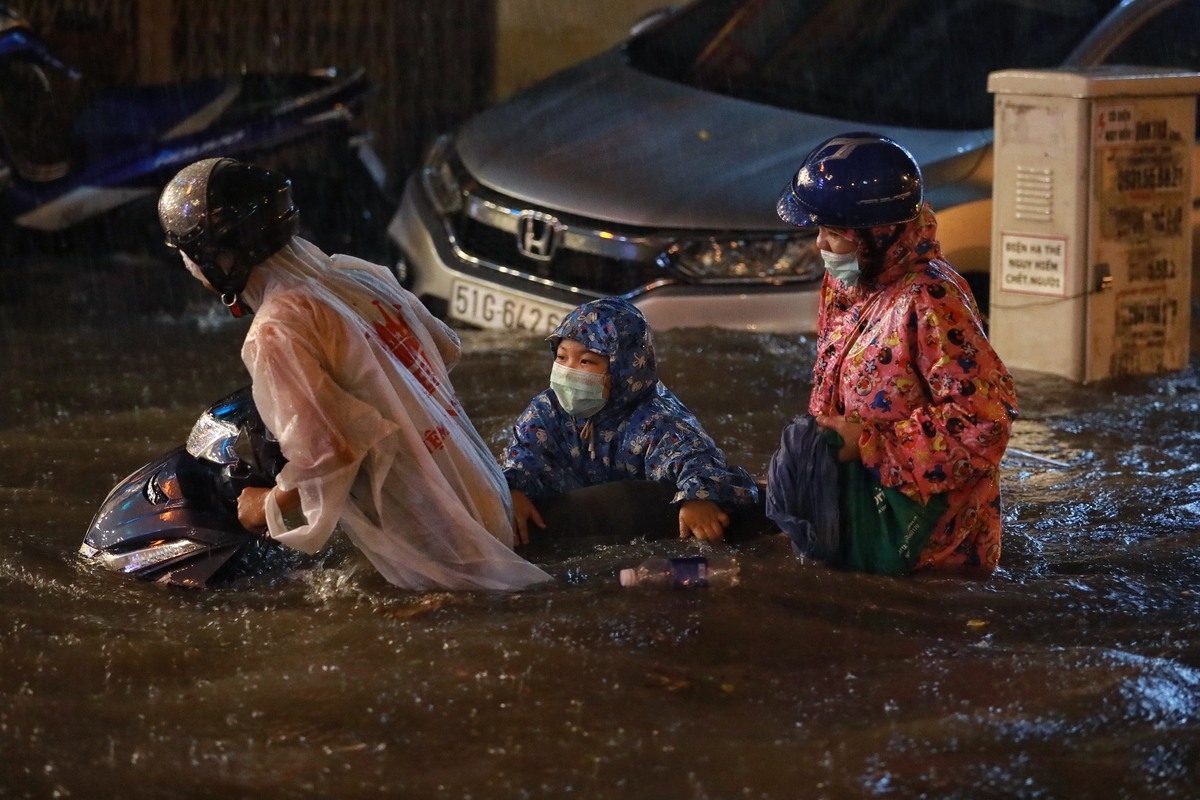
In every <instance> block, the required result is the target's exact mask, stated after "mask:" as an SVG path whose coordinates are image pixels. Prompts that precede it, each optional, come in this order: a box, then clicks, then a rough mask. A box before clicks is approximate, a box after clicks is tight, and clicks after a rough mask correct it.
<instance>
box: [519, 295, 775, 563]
mask: <svg viewBox="0 0 1200 800" xmlns="http://www.w3.org/2000/svg"><path fill="white" fill-rule="evenodd" d="M547 341H548V342H549V343H550V351H551V353H553V354H554V364H553V366H552V368H551V371H550V388H549V389H547V390H545V391H543V392H541V393H540V394H538V395H537V396H536V397H534V398H533V400H532V401H531V402H530V404H529V407H528V408H526V409H525V411H524V413H522V414H521V415H520V417H518V418H517V422H516V424H515V425H514V426H513V431H512V439H511V441H510V443H509V445H508V448H507V450H506V451H505V454H504V460H503V465H502V466H503V470H504V476H505V478H506V479H507V481H508V486H509V489H510V490H511V491H512V496H513V514H514V518H515V519H514V522H515V526H516V530H517V536H518V540H519V541H521V542H527V541H528V540H529V531H530V525H531V523H532V524H533V525H535V526H537V527H539V528H545V527H546V523H545V521H544V519H543V515H542V513H541V512H539V509H538V505H541V504H542V503H543V501H545V500H547V499H550V498H553V497H554V496H556V495H559V494H561V493H564V492H569V491H573V490H577V489H582V488H584V487H589V486H596V485H598V484H607V483H614V482H619V481H652V482H656V483H659V484H667V485H668V487H673V488H674V494H673V496H672V497H671V502H672V504H673V505H674V506H675V507H677V509H678V520H679V536H680V538H687V537H690V536H695V537H696V538H697V539H705V540H719V539H722V538H723V537H724V535H725V529H726V527H727V526H728V525H729V523H730V515H729V513H728V512H729V511H736V510H737V509H739V508H745V507H750V506H754V505H755V504H756V503H757V500H758V487H757V486H756V484H755V481H754V479H753V477H751V475H750V474H749V473H748V472H746V470H744V469H742V468H741V467H729V466H727V465H726V462H725V454H724V453H723V452H722V451H721V449H720V448H719V447H717V445H716V443H715V442H714V441H713V440H712V438H711V437H710V436H709V435H708V434H707V433H705V431H704V428H703V427H701V425H700V422H699V420H697V419H696V416H695V415H694V414H693V413H692V412H691V411H689V410H688V408H687V406H685V405H684V404H683V403H682V402H680V400H679V398H677V397H676V396H675V395H674V394H673V393H672V392H671V391H670V390H669V389H668V388H667V387H666V386H664V385H663V383H662V382H661V381H660V380H659V379H658V367H657V362H656V360H655V356H654V342H653V338H652V336H651V332H650V328H649V326H648V325H647V323H646V318H645V317H643V316H642V313H641V312H640V311H639V310H638V309H637V308H636V307H635V306H634V305H633V304H632V303H629V302H627V301H625V300H622V299H620V298H615V297H607V298H602V299H600V300H596V301H593V302H590V303H585V304H584V305H581V306H579V307H578V308H576V309H575V310H574V311H572V312H571V313H570V314H568V315H567V317H566V318H565V319H564V320H563V322H562V324H560V325H559V326H558V328H556V329H555V331H554V332H553V333H552V334H550V336H549V337H547Z"/></svg>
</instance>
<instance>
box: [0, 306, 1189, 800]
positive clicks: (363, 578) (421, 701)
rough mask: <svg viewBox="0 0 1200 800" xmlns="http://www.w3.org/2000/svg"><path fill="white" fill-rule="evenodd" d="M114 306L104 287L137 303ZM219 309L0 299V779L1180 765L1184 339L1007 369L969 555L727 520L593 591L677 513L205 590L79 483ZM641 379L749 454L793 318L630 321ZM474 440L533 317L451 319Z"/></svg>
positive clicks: (1093, 788) (515, 377) (417, 792)
mask: <svg viewBox="0 0 1200 800" xmlns="http://www.w3.org/2000/svg"><path fill="white" fill-rule="evenodd" d="M138 316H140V315H134V319H137V318H138ZM244 331H245V325H244V323H242V322H238V323H223V322H221V320H220V318H219V317H212V318H209V317H203V316H201V317H197V316H196V315H194V314H193V315H190V316H187V317H184V318H178V317H166V318H162V319H142V320H141V321H130V320H127V319H124V318H123V317H122V315H120V314H96V313H95V312H85V311H84V310H82V309H81V308H78V307H74V308H73V309H72V310H68V311H66V312H64V311H63V310H62V308H60V307H58V306H47V307H45V308H43V309H42V310H41V311H31V310H29V309H28V308H25V310H23V311H21V312H20V313H18V312H16V311H14V310H13V308H12V307H11V306H9V307H5V306H0V409H2V411H0V499H2V510H0V531H2V534H3V535H2V536H0V687H2V689H0V692H2V693H3V698H4V699H3V703H2V704H0V797H4V798H9V797H12V798H23V797H30V798H49V797H80V798H93V797H116V796H119V797H125V798H176V797H222V798H228V797H272V798H275V797H280V798H286V797H337V798H359V797H406V798H407V797H412V798H561V797H585V798H691V799H694V800H707V799H709V798H714V799H715V798H788V799H789V800H790V799H792V798H858V797H867V798H869V797H884V798H888V797H903V798H908V797H928V798H1014V797H1016V798H1068V797H1069V798H1089V797H1095V798H1100V797H1105V798H1108V797H1118V798H1151V797H1153V798H1161V797H1180V798H1184V797H1196V796H1200V597H1198V596H1197V592H1198V591H1200V580H1198V579H1197V574H1198V572H1200V524H1198V522H1200V425H1197V423H1196V420H1197V418H1198V414H1200V364H1197V363H1193V365H1192V367H1191V368H1190V369H1188V370H1187V371H1185V372H1183V373H1180V374H1173V375H1168V376H1159V377H1152V378H1145V379H1133V380H1124V381H1121V382H1119V383H1116V382H1114V383H1104V384H1100V385H1094V386H1086V387H1081V386H1077V385H1075V384H1072V383H1070V382H1067V381H1064V380H1061V379H1057V378H1053V377H1047V376H1041V375H1035V374H1028V373H1020V372H1018V373H1017V385H1018V390H1019V392H1020V401H1021V410H1022V417H1021V419H1020V421H1018V422H1017V424H1016V427H1015V430H1014V436H1013V440H1012V447H1013V448H1015V449H1016V451H1020V452H1010V455H1009V456H1008V457H1007V458H1006V461H1005V462H1004V469H1003V481H1004V483H1003V489H1004V502H1005V513H1004V516H1005V526H1006V527H1005V534H1004V553H1003V556H1002V559H1001V569H1000V570H999V571H998V572H997V574H996V575H994V576H993V577H992V578H990V579H989V580H986V581H967V580H959V579H952V578H941V577H919V578H908V579H893V578H884V577H873V576H864V575H856V574H847V573H842V572H836V571H831V570H829V569H827V568H824V567H821V566H817V565H813V564H809V563H802V562H801V561H800V560H798V559H797V558H795V557H793V556H792V555H791V554H790V551H789V548H788V546H787V544H786V541H784V540H782V538H781V537H779V536H764V537H761V538H758V539H755V540H753V541H750V542H745V543H742V544H739V545H736V546H735V547H731V548H730V549H732V550H734V551H735V552H736V555H737V556H738V558H739V559H740V561H741V564H742V584H741V585H740V586H738V587H735V588H732V589H722V590H693V591H677V592H670V591H646V590H630V589H622V588H621V587H620V586H619V585H618V582H617V571H618V570H619V569H620V568H621V567H626V566H632V565H633V564H636V563H637V562H639V561H641V560H643V559H644V558H647V557H649V556H651V555H660V554H677V553H684V552H691V551H693V550H695V549H697V548H698V546H697V545H695V544H690V545H689V544H684V543H679V542H676V541H658V542H645V541H630V542H628V543H622V544H611V543H600V542H589V541H572V542H564V543H563V545H562V547H561V548H558V549H555V550H554V551H552V552H549V553H547V554H545V556H544V557H543V559H542V561H541V563H542V564H543V565H544V566H545V568H546V569H547V570H548V571H549V572H551V573H552V574H553V575H554V576H555V578H556V580H555V582H554V584H553V585H549V586H546V587H544V588H539V589H535V590H532V591H528V592H525V593H521V594H513V595H503V594H461V593H459V594H456V593H428V594H415V593H408V592H402V591H399V590H396V589H394V588H393V587H391V586H389V585H388V584H386V583H385V582H384V581H383V580H381V579H380V578H379V577H378V576H377V575H376V574H375V573H374V572H373V571H372V570H371V569H370V567H369V565H367V564H366V562H365V561H363V560H361V559H360V558H359V557H358V556H357V553H355V552H354V551H353V550H352V548H348V547H347V545H346V544H345V543H344V542H342V543H340V544H337V545H335V546H334V547H333V552H332V554H331V555H330V557H329V558H328V559H327V562H326V563H325V564H324V565H315V566H313V565H304V566H299V567H297V568H295V569H292V570H288V571H285V572H282V573H280V574H278V575H272V576H266V577H264V578H262V579H256V580H254V581H249V582H243V583H241V584H238V585H234V586H231V587H229V588H222V589H217V590H203V591H197V590H179V589H169V588H165V587H162V586H158V585H151V584H144V583H136V582H132V581H129V580H126V579H122V578H120V577H118V576H116V575H113V574H110V573H102V572H99V571H97V570H94V569H92V568H91V567H88V566H85V565H83V564H81V562H80V560H79V558H78V556H77V555H76V552H77V550H78V547H79V543H80V541H81V539H82V536H83V533H84V531H85V529H86V527H87V525H88V523H89V521H90V519H91V516H92V514H93V513H94V511H95V509H96V507H97V506H98V505H99V503H100V502H101V500H102V499H103V498H104V496H105V494H106V493H107V492H108V490H109V488H111V486H112V485H113V484H114V483H116V482H117V481H118V480H120V479H121V478H122V477H124V476H125V475H126V474H127V473H129V472H131V471H132V470H133V469H135V468H136V467H138V466H140V465H141V464H143V463H145V462H146V461H148V460H150V459H151V458H152V457H154V456H157V455H158V454H160V453H162V452H164V451H166V450H168V449H170V448H172V447H174V446H176V445H177V444H178V443H180V442H181V441H182V440H183V438H184V437H185V436H186V434H187V431H188V430H189V428H190V427H191V424H192V421H193V420H194V418H195V417H196V415H197V414H198V413H199V412H200V411H201V410H202V409H203V408H204V407H206V406H207V405H208V404H209V403H211V402H212V401H214V400H216V399H217V398H219V397H221V396H223V395H225V394H226V393H228V392H230V391H232V390H234V389H236V388H238V387H239V386H241V385H242V384H243V383H245V382H246V375H245V373H244V370H243V368H242V366H241V363H240V360H239V357H238V347H239V344H240V341H241V338H242V335H243V333H244ZM657 341H658V348H659V352H660V357H661V361H662V368H663V376H664V378H665V380H666V382H667V383H668V385H669V386H671V387H672V388H673V389H674V390H675V391H676V393H677V394H679V395H680V397H681V398H682V399H683V400H684V401H685V402H687V403H688V404H689V405H691V406H692V407H693V409H694V410H695V411H696V412H697V413H698V414H699V415H700V417H701V419H702V420H703V421H704V422H705V424H706V426H707V427H708V429H709V431H710V432H711V433H712V434H713V435H714V436H715V437H716V438H717V440H718V441H719V442H720V443H721V444H722V445H723V446H724V447H725V448H726V449H727V451H728V452H729V454H730V457H731V460H733V461H735V462H737V463H741V464H743V465H745V466H746V467H748V468H749V469H750V470H751V471H753V472H756V473H758V474H762V471H763V469H764V467H765V465H766V463H767V461H768V459H769V458H770V455H771V452H772V450H773V449H774V447H775V444H776V441H777V437H778V434H779V431H780V430H781V429H782V427H783V425H784V424H785V423H786V422H787V421H788V419H790V417H791V416H792V415H793V414H795V413H797V412H799V411H801V410H802V409H803V408H804V407H805V402H806V399H807V394H808V390H809V373H810V369H811V365H812V360H813V349H814V348H813V342H812V341H811V340H810V339H808V338H804V337H799V336H774V335H763V334H752V333H730V332H716V331H677V332H664V333H662V334H660V335H659V336H658V339H657ZM464 345H465V348H466V351H467V355H466V357H465V359H464V361H463V363H462V364H461V365H460V366H459V367H458V369H457V370H456V371H455V374H454V376H455V383H456V386H457V388H458V390H459V393H460V395H461V396H462V399H463V401H464V404H465V406H466V408H467V410H468V412H469V413H470V414H471V416H472V418H473V419H474V420H475V422H476V424H477V427H479V429H480V430H481V432H482V433H483V434H484V436H485V438H487V439H488V440H489V441H490V443H491V444H492V445H493V446H494V448H495V450H496V451H497V452H498V451H499V450H500V448H501V446H502V443H503V441H504V438H505V427H506V425H507V424H508V423H509V422H510V420H511V419H512V418H513V417H514V416H515V415H516V414H517V412H518V411H520V409H521V408H523V406H524V405H525V403H526V401H527V400H528V398H529V397H530V396H531V395H532V394H533V393H535V392H536V391H538V390H539V389H540V388H541V387H542V386H543V385H544V384H545V382H546V380H547V378H548V372H549V360H548V359H549V356H548V351H547V348H546V346H545V345H544V344H543V343H542V342H540V341H535V340H523V339H519V338H513V337H508V336H497V335H493V334H487V333H482V332H465V333H464Z"/></svg>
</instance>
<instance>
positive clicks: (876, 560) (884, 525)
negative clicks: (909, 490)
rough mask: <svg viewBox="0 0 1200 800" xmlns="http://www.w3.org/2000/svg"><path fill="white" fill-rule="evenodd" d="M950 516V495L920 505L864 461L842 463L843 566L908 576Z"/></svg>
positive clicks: (839, 493) (840, 508) (840, 474)
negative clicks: (882, 479)
mask: <svg viewBox="0 0 1200 800" xmlns="http://www.w3.org/2000/svg"><path fill="white" fill-rule="evenodd" d="M835 436H836V434H835ZM831 438H832V437H831ZM837 439H839V440H840V439H841V437H840V436H837ZM831 444H832V443H831ZM837 447H839V448H840V447H841V444H840V443H839V444H838V445H837ZM945 511H946V495H945V494H938V495H934V496H933V497H931V498H930V499H929V502H928V503H926V504H925V505H921V504H920V503H918V502H917V501H915V500H913V499H912V498H910V497H909V496H908V495H906V494H904V493H903V492H901V491H900V490H898V489H893V488H892V487H890V486H884V485H883V484H881V483H880V482H879V479H878V478H876V477H875V476H874V475H873V474H872V473H871V472H869V471H868V470H867V468H866V467H864V466H863V464H862V462H861V461H842V462H838V513H839V515H840V516H841V529H842V547H841V553H840V554H839V555H840V558H839V563H838V566H840V567H843V568H845V569H851V570H857V571H859V572H872V573H876V574H880V575H907V574H908V573H909V572H911V571H912V568H913V566H914V565H915V564H916V563H917V559H918V558H919V557H920V555H921V551H922V550H924V549H925V545H926V544H928V542H929V537H930V535H931V534H932V533H933V527H934V526H935V525H936V524H937V521H938V520H939V519H941V517H942V514H943V513H945Z"/></svg>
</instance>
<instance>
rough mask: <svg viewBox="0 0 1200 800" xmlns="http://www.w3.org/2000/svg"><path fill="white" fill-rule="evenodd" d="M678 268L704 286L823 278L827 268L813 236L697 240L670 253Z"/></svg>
mask: <svg viewBox="0 0 1200 800" xmlns="http://www.w3.org/2000/svg"><path fill="white" fill-rule="evenodd" d="M667 257H668V258H669V259H670V261H671V263H672V264H674V266H675V268H676V269H677V270H679V272H681V273H682V274H684V275H686V276H687V277H689V278H693V279H695V280H697V281H701V282H704V283H741V282H756V281H768V282H789V283H790V282H793V281H807V280H813V279H815V278H819V277H820V276H821V273H822V272H823V270H824V269H825V265H824V263H823V262H822V261H821V256H820V254H819V253H818V252H817V248H816V245H815V244H814V243H813V237H811V236H801V237H797V236H777V237H772V238H758V239H733V238H729V239H725V238H718V237H713V238H711V239H696V240H692V241H688V242H679V243H678V244H675V245H674V246H672V247H671V248H670V249H669V250H668V251H667Z"/></svg>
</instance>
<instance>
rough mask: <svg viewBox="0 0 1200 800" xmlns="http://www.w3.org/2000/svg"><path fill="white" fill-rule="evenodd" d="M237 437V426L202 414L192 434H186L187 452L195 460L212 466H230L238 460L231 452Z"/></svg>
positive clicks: (193, 427)
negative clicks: (206, 462)
mask: <svg viewBox="0 0 1200 800" xmlns="http://www.w3.org/2000/svg"><path fill="white" fill-rule="evenodd" d="M237 437H238V426H237V425H234V424H233V423H232V422H226V421H225V420H220V419H217V418H216V417H214V416H212V415H211V414H204V415H202V416H201V417H200V419H198V420H196V424H195V425H193V426H192V432H191V433H189V434H188V438H187V451H188V453H189V454H190V455H192V456H194V457H195V458H199V459H202V460H204V461H211V462H212V463H214V464H232V463H234V462H235V461H237V460H238V457H237V455H236V454H235V453H234V452H233V445H234V442H235V441H237Z"/></svg>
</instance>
